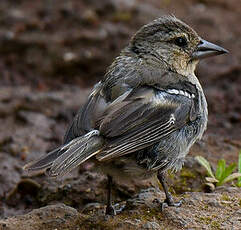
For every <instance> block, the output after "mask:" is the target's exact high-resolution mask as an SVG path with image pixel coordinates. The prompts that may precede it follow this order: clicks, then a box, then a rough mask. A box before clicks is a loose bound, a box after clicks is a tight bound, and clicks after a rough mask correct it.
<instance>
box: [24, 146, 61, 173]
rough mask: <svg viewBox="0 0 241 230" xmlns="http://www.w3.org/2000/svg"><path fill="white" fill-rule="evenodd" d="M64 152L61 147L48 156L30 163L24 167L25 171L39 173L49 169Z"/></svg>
mask: <svg viewBox="0 0 241 230" xmlns="http://www.w3.org/2000/svg"><path fill="white" fill-rule="evenodd" d="M62 153H63V152H62V151H61V147H59V148H57V149H54V150H53V151H51V152H50V153H48V155H47V156H46V155H45V156H42V157H41V158H40V159H38V160H36V161H33V162H30V163H28V164H26V165H24V167H23V169H24V170H29V171H39V170H43V169H47V168H49V167H50V166H51V165H52V163H53V161H54V160H56V159H57V158H58V157H59V156H60V155H61V154H62Z"/></svg>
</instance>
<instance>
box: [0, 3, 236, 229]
mask: <svg viewBox="0 0 241 230" xmlns="http://www.w3.org/2000/svg"><path fill="white" fill-rule="evenodd" d="M168 13H172V14H175V15H176V16H177V17H179V18H181V19H182V20H183V21H185V22H186V23H188V24H189V25H191V26H192V27H193V28H195V30H196V31H198V33H199V34H200V35H201V36H202V37H203V38H204V39H206V40H209V41H211V42H213V43H216V44H218V45H221V46H223V47H224V48H226V49H228V50H229V51H230V53H229V54H228V55H222V56H219V57H215V58H210V59H207V60H205V61H202V62H201V63H200V64H199V67H198V70H197V75H198V76H199V79H200V81H201V84H202V85H203V88H204V91H205V94H206V96H207V100H208V105H209V123H208V129H207V131H206V133H205V135H204V137H203V139H202V140H201V141H200V142H198V143H197V144H195V146H194V147H193V148H192V149H191V152H190V154H189V157H188V158H187V163H186V164H185V167H184V169H183V170H182V171H181V172H179V173H177V174H171V175H170V177H169V183H170V185H171V191H172V193H173V194H174V195H175V199H181V198H182V197H183V198H184V202H183V206H182V207H181V208H167V209H165V210H164V211H163V212H160V207H159V206H158V204H156V203H152V201H153V200H154V199H155V198H160V199H163V197H164V196H163V192H161V191H159V189H158V188H157V187H158V186H157V185H156V184H155V185H153V184H150V183H149V182H142V183H137V182H136V181H133V184H128V185H126V184H118V183H116V184H115V186H114V198H115V200H116V202H117V203H118V204H120V205H121V204H122V203H123V204H124V203H126V204H127V208H126V210H125V211H124V212H123V213H122V214H120V215H118V216H116V217H115V218H108V219H106V218H104V215H103V210H104V203H105V202H106V177H105V176H104V175H101V174H99V173H97V172H95V170H94V165H93V164H91V163H87V164H85V165H83V166H81V167H80V168H78V169H76V170H74V171H73V172H72V173H70V174H69V175H67V176H66V177H65V178H64V179H63V180H61V181H53V180H51V179H49V178H47V177H46V176H44V175H43V174H41V173H40V174H33V175H29V174H27V173H26V172H24V171H23V170H22V166H23V165H24V164H26V163H27V162H29V161H31V160H33V159H36V158H37V157H38V156H39V155H40V154H45V153H46V152H48V151H50V150H51V149H53V148H54V147H56V146H58V145H59V144H60V143H61V141H62V138H63V136H64V133H65V130H66V128H67V126H68V124H69V123H70V121H71V119H72V118H73V116H74V114H75V113H76V112H77V110H78V109H79V107H80V106H81V105H82V104H83V103H84V101H85V100H86V98H87V95H88V93H89V90H90V88H91V86H92V85H93V84H94V83H96V82H97V81H98V80H100V79H101V78H102V76H103V74H104V72H105V70H106V67H107V66H108V65H109V64H110V63H111V62H112V60H113V58H114V57H115V56H116V55H118V53H119V52H120V50H121V49H122V48H123V47H124V46H125V45H126V44H127V43H128V40H129V39H130V37H131V36H132V35H133V33H134V32H135V31H136V30H137V29H138V28H139V27H140V26H141V25H143V24H145V23H147V22H149V21H150V20H152V19H154V18H156V17H159V16H161V15H163V14H168ZM240 21H241V3H240V2H239V1H235V0H229V1H226V0H210V1H206V0H199V1H198V0H185V1H184V0H180V1H171V0H163V1H159V0H151V1H144V0H131V1H127V0H103V1H101V3H100V1H94V0H91V1H85V0H82V1H78V0H70V1H64V0H59V1H58V4H55V3H54V2H53V1H47V0H46V1H27V0H15V1H0V70H1V78H0V123H1V126H0V185H1V186H0V218H2V219H0V229H19V230H20V229H60V226H61V228H62V229H64V228H65V229H200V228H203V229H238V226H239V225H241V219H240V214H241V213H240V206H241V191H240V189H239V188H235V187H233V185H232V184H227V185H225V186H224V187H222V188H220V189H217V190H215V191H214V192H213V193H205V189H204V186H203V183H204V177H205V171H204V169H203V168H201V166H199V165H198V164H197V162H195V160H194V159H193V156H195V155H202V156H204V157H206V158H207V159H208V160H209V161H210V162H211V163H212V165H213V167H214V168H215V165H216V163H217V161H218V160H219V159H220V158H224V159H226V160H227V161H228V162H237V158H238V152H239V150H240V149H241V139H240V133H241V115H240V114H241V103H240V102H241V100H240V98H241V65H240V64H241V52H240V51H241V50H240V47H241V40H240V39H239V38H240V37H241V31H240V25H239V23H240ZM154 186H156V187H154ZM160 189H161V187H160ZM143 203H144V204H146V205H143ZM40 207H43V208H40ZM33 209H35V210H34V211H32V210H33ZM15 215H17V216H16V217H13V216H15ZM19 215H20V216H19ZM56 216H57V217H58V218H56ZM4 218H7V219H4ZM26 226H27V227H26Z"/></svg>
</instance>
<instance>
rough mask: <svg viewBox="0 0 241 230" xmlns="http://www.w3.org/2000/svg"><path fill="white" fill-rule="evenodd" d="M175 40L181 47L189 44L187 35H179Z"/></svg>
mask: <svg viewBox="0 0 241 230" xmlns="http://www.w3.org/2000/svg"><path fill="white" fill-rule="evenodd" d="M174 42H175V44H176V45H177V46H180V47H185V46H186V45H187V39H186V38H185V37H177V38H175V40H174Z"/></svg>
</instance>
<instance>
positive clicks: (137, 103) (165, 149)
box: [25, 16, 227, 215]
mask: <svg viewBox="0 0 241 230" xmlns="http://www.w3.org/2000/svg"><path fill="white" fill-rule="evenodd" d="M223 53H227V50H225V49H223V48H221V47H219V46H217V45H214V44H212V43H210V42H207V41H205V40H204V39H202V38H200V36H198V34H197V33H196V32H195V31H194V30H193V29H192V28H190V27H189V26H188V25H186V24H185V23H183V22H182V21H180V20H179V19H177V18H175V17H173V16H165V17H161V18H159V19H156V20H154V21H153V22H151V23H149V24H147V25H145V26H143V27H142V28H141V29H140V30H139V31H137V33H136V34H135V35H134V36H133V37H132V39H131V41H130V43H129V44H128V46H127V47H126V48H124V49H123V50H122V52H121V53H120V55H119V56H118V57H117V58H116V59H115V61H114V62H113V63H112V65H111V66H110V67H109V68H108V70H107V72H106V74H105V77H104V79H103V80H102V81H101V82H99V83H98V84H96V85H95V87H94V89H93V90H92V92H91V94H90V95H89V98H88V100H87V102H86V104H85V105H84V106H83V108H82V109H81V110H80V111H79V112H78V114H77V115H76V117H75V118H74V120H73V122H72V124H71V126H70V128H69V129H68V131H67V133H66V135H65V139H64V143H63V145H62V146H60V147H59V148H57V149H55V150H53V151H52V152H50V153H49V154H48V155H46V156H43V157H42V158H40V159H39V160H37V161H36V162H33V163H30V164H28V165H26V166H25V169H28V170H42V169H46V170H47V174H48V175H49V176H53V177H59V176H62V175H64V174H65V173H67V172H69V171H71V170H72V169H73V168H75V167H77V166H78V165H80V164H82V163H83V162H85V161H87V160H88V159H92V160H94V161H95V162H96V165H97V166H100V167H101V169H102V170H103V172H104V173H106V174H107V176H108V181H109V183H108V184H109V191H108V203H107V208H106V214H111V215H114V214H115V213H116V211H115V209H114V208H113V206H112V204H111V203H112V202H111V184H112V178H113V179H114V180H120V179H122V180H129V179H130V178H136V179H137V180H139V179H146V178H148V177H152V176H154V175H157V177H158V179H159V181H160V183H161V184H162V186H163V189H164V192H165V194H166V200H165V202H164V203H165V204H166V205H169V206H179V205H180V204H181V202H177V203H175V202H174V201H173V198H172V196H171V194H170V193H169V192H168V188H167V185H166V182H165V178H164V173H165V172H166V171H167V170H168V169H172V170H174V171H177V170H180V169H181V168H182V165H183V163H184V158H185V156H186V155H187V153H188V151H189V149H190V147H191V146H192V145H193V144H194V143H195V141H196V140H197V139H200V138H201V137H202V135H203V132H204V130H205V129H206V125H207V116H208V111H207V102H206V99H205V96H204V93H203V90H202V87H201V85H200V83H199V81H198V79H197V77H196V76H195V74H194V70H195V68H196V65H197V64H198V61H199V60H200V59H202V58H206V57H209V56H214V55H219V54H223Z"/></svg>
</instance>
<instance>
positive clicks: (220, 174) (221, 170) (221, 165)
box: [216, 159, 226, 180]
mask: <svg viewBox="0 0 241 230" xmlns="http://www.w3.org/2000/svg"><path fill="white" fill-rule="evenodd" d="M225 167H226V162H225V160H224V159H221V160H219V161H218V165H217V169H216V178H217V179H218V180H220V179H221V178H223V174H224V171H225Z"/></svg>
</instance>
